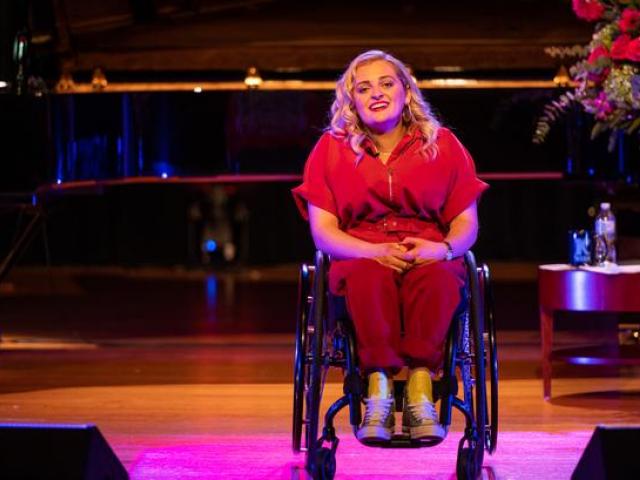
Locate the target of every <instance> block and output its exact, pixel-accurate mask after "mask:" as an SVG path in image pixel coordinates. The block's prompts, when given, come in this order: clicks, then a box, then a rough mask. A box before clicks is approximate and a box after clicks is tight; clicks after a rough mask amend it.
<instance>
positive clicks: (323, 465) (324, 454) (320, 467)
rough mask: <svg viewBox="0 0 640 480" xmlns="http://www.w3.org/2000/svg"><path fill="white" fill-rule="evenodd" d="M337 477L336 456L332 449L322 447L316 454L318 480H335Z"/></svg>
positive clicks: (315, 476)
mask: <svg viewBox="0 0 640 480" xmlns="http://www.w3.org/2000/svg"><path fill="white" fill-rule="evenodd" d="M335 475H336V455H335V454H334V453H333V452H332V451H331V449H330V448H327V447H322V448H321V449H320V450H318V451H317V454H316V472H315V475H314V479H316V480H333V477H334V476H335Z"/></svg>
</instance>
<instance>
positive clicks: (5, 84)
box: [0, 80, 9, 90]
mask: <svg viewBox="0 0 640 480" xmlns="http://www.w3.org/2000/svg"><path fill="white" fill-rule="evenodd" d="M8 86H9V83H8V82H5V81H4V80H0V90H2V89H4V88H7V87H8Z"/></svg>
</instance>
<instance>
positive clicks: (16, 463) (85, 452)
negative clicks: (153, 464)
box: [0, 423, 129, 480]
mask: <svg viewBox="0 0 640 480" xmlns="http://www.w3.org/2000/svg"><path fill="white" fill-rule="evenodd" d="M0 478H3V479H5V478H6V479H69V480H71V479H73V480H128V478H129V475H128V474H127V471H126V470H125V468H124V467H123V466H122V463H120V460H118V457H116V455H115V453H113V450H111V447H109V444H108V443H107V441H106V440H105V439H104V437H103V436H102V434H101V433H100V431H99V430H98V428H97V427H96V426H95V425H54V424H5V423H0Z"/></svg>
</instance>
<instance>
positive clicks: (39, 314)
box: [0, 277, 640, 480]
mask: <svg viewBox="0 0 640 480" xmlns="http://www.w3.org/2000/svg"><path fill="white" fill-rule="evenodd" d="M56 278H57V277H56ZM201 280H202V279H201ZM201 280H197V279H196V280H193V285H192V287H193V288H196V287H195V286H196V285H197V288H198V289H204V290H205V292H206V291H209V293H210V290H211V289H212V287H211V284H210V283H209V284H208V286H207V283H206V282H207V280H206V279H205V280H202V281H204V282H205V283H204V284H203V285H202V284H201ZM56 282H61V280H59V279H58V280H56ZM56 282H54V283H56ZM75 282H76V283H75V284H74V286H70V285H65V286H61V284H58V283H56V285H58V286H54V287H51V286H50V287H48V288H51V290H49V291H48V293H47V294H36V293H33V292H31V293H29V292H26V291H25V290H23V289H22V287H21V284H20V282H17V283H16V285H15V288H13V289H11V288H10V289H6V288H5V290H4V291H3V292H1V293H0V302H1V303H0V304H1V305H2V309H1V310H0V323H1V324H2V325H1V326H2V327H3V339H2V343H0V359H1V363H0V379H1V380H0V419H1V421H2V422H41V423H94V424H96V425H97V426H98V427H99V428H100V430H101V431H102V433H103V434H104V435H105V437H106V439H107V441H108V442H109V444H110V445H111V446H112V448H113V449H114V451H115V452H116V454H117V456H118V457H119V458H120V460H121V461H122V462H123V464H124V465H125V467H126V468H127V470H128V471H129V472H130V475H131V478H133V479H153V480H156V479H208V478H212V479H213V478H220V479H254V478H255V479H294V478H304V476H303V475H301V473H300V471H299V467H300V466H301V465H302V463H303V460H304V459H303V457H302V456H301V455H295V454H293V453H292V452H291V448H290V419H291V398H292V386H291V377H292V356H293V335H292V334H291V333H290V331H289V332H288V331H287V329H288V330H291V327H290V326H288V327H286V328H285V326H279V325H280V324H281V323H287V324H288V323H293V319H292V318H291V317H289V318H286V319H279V318H277V316H278V315H280V314H281V313H283V314H288V313H287V312H288V310H287V309H288V307H287V308H284V307H282V306H281V305H280V306H278V307H276V306H274V307H273V308H262V309H260V308H258V307H260V306H261V305H260V302H261V301H263V300H264V299H266V298H269V299H270V300H269V302H271V301H274V302H276V303H282V302H285V303H286V302H287V300H284V298H285V297H282V298H280V297H278V295H277V294H275V293H274V292H276V291H279V290H278V288H279V287H278V288H276V287H273V285H270V284H266V283H265V284H264V288H265V289H266V290H267V291H266V293H265V292H264V291H262V292H261V291H260V288H261V287H260V285H261V284H258V283H256V284H255V285H254V287H253V288H254V290H255V298H256V300H255V302H254V303H250V302H249V303H247V305H246V306H245V307H243V306H242V304H243V303H245V300H246V299H247V298H250V297H249V296H247V297H246V298H243V301H242V302H239V301H238V299H237V297H232V296H228V297H226V298H227V300H221V298H224V295H225V288H228V287H225V286H224V284H222V285H220V286H218V287H217V293H216V295H222V297H218V300H217V302H218V304H216V305H215V308H214V306H213V305H211V304H209V307H210V308H213V309H214V310H215V309H219V308H222V307H221V306H220V303H222V304H224V303H225V301H227V302H231V303H233V304H234V305H235V308H236V310H233V311H231V313H228V315H229V316H230V317H229V318H231V317H233V316H234V315H236V316H238V318H240V319H241V328H239V330H240V331H241V332H242V333H233V332H232V330H233V329H232V326H233V323H232V322H231V320H229V319H226V320H224V321H222V324H224V325H226V326H225V327H224V328H219V327H215V328H213V327H211V328H210V327H207V325H209V323H207V322H211V318H209V320H207V319H206V318H205V319H204V320H202V319H200V320H198V321H196V320H192V319H191V318H192V317H191V315H193V318H195V319H197V318H199V317H198V315H201V314H204V313H202V312H205V313H206V311H207V308H206V305H205V306H200V305H199V304H198V305H196V303H197V302H198V301H204V302H205V303H206V301H207V298H208V297H206V295H205V296H204V297H203V298H202V299H200V300H198V299H199V298H200V297H198V295H196V294H193V292H191V293H188V292H189V289H188V288H187V287H184V285H183V287H184V288H183V289H182V290H180V289H179V288H173V287H175V285H173V284H171V285H169V286H171V287H172V288H169V286H167V285H166V284H158V285H155V286H154V285H151V286H150V285H149V284H146V287H147V288H140V289H137V290H136V289H134V290H133V291H134V292H135V293H136V294H137V295H133V294H132V291H131V289H130V288H127V287H126V286H122V285H120V284H119V283H118V282H115V283H116V284H117V285H110V286H109V288H106V285H107V284H106V283H104V282H103V281H102V282H98V283H99V288H98V287H97V286H96V285H94V284H91V285H92V287H91V288H89V287H87V283H86V282H85V283H84V284H80V283H78V282H77V279H76V280H75ZM36 283H37V282H36ZM152 283H153V282H152ZM34 284H35V283H34ZM118 285H120V286H118ZM80 287H82V288H80ZM154 288H155V293H153V294H152V293H149V292H153V291H154ZM274 288H275V289H274ZM283 288H284V287H283ZM207 289H208V290H207ZM98 290H99V291H100V293H99V294H97V293H95V292H96V291H98ZM241 290H242V289H236V290H235V295H239V294H240V293H239V292H240V291H241ZM284 290H286V288H284ZM20 292H23V293H20ZM70 292H71V293H70ZM87 292H94V293H90V294H89V293H87ZM144 292H147V293H146V295H150V296H152V297H154V298H158V302H159V303H160V306H157V305H156V306H152V305H146V307H147V311H146V313H145V310H144V309H143V308H142V307H144V306H145V304H144V302H143V303H137V302H141V300H140V297H144V295H145V293H144ZM169 292H171V294H172V297H171V299H172V300H173V302H175V303H176V305H174V306H173V307H172V308H169V307H170V306H172V305H173V303H172V302H170V301H168V299H167V298H165V296H166V295H167V294H168V293H169ZM227 293H228V292H227ZM241 294H242V295H245V294H247V295H248V293H247V292H245V293H241ZM87 296H88V297H87ZM286 297H287V298H289V300H288V301H289V302H291V301H292V300H293V297H292V296H290V295H289V293H287V294H286ZM109 299H110V300H111V302H109V301H108V300H109ZM261 299H262V300H261ZM189 301H190V302H191V304H188V302H189ZM265 301H266V300H265ZM256 303H257V305H256ZM181 306H182V307H184V308H181ZM223 306H224V305H223ZM262 306H264V305H262ZM228 307H229V305H227V306H226V307H224V308H227V309H228ZM243 309H244V310H243ZM283 309H284V310H283ZM245 310H247V311H245ZM181 311H184V312H185V314H184V315H182V316H176V315H175V313H176V312H181ZM257 311H262V313H261V314H258V313H256V312H257ZM149 312H150V313H149ZM163 312H165V313H163ZM198 312H200V313H198ZM260 315H261V317H260ZM166 317H172V319H171V318H166ZM258 317H260V318H258ZM225 318H226V317H225ZM185 319H186V320H185ZM215 320H216V321H217V320H219V317H216V319H215ZM172 322H173V323H172ZM184 322H186V325H185V324H184ZM194 322H195V323H194ZM198 322H199V323H198ZM225 322H227V323H225ZM229 322H231V323H229ZM242 322H244V323H242ZM269 322H273V323H274V327H273V330H275V332H273V331H272V332H269V331H268V330H269V328H267V327H265V325H267V326H268V325H269ZM214 323H215V322H214ZM251 325H254V326H255V328H251V327H250V326H251ZM251 330H254V331H253V332H252V331H251ZM563 338H564V339H565V340H566V341H567V342H569V341H570V339H569V338H567V337H562V336H561V337H560V339H559V340H560V341H565V340H563ZM499 341H500V366H501V376H502V378H501V381H500V401H501V411H500V414H501V430H500V435H499V440H498V450H497V452H496V454H495V455H494V456H492V457H486V459H485V467H486V468H485V471H484V472H483V474H484V477H485V478H498V479H534V478H535V479H540V478H549V479H551V478H553V479H563V478H569V477H570V475H571V472H572V471H573V468H574V467H575V465H576V463H577V462H578V459H579V457H580V455H581V453H582V451H583V449H584V447H585V445H586V443H587V441H588V440H589V437H590V436H591V433H592V431H593V429H594V427H595V426H596V425H598V424H607V425H632V424H640V376H639V375H638V373H639V372H638V370H637V369H635V370H634V369H616V370H610V369H609V370H602V369H595V368H588V367H581V368H577V367H573V368H569V367H563V366H558V368H557V369H556V370H557V372H556V373H557V377H554V382H553V398H552V400H551V401H550V402H545V401H543V399H542V385H541V380H540V378H539V364H538V358H539V339H538V335H537V332H535V331H509V330H503V331H500V332H499ZM340 391H341V385H340V383H339V378H338V376H337V372H335V373H334V374H332V375H331V376H330V378H329V379H328V385H327V387H326V389H325V399H335V398H337V396H338V395H339V392H340ZM461 425H462V418H461V415H460V414H457V413H454V425H453V427H452V429H451V432H450V434H449V436H448V438H447V439H446V440H445V442H444V443H443V444H441V445H439V446H438V447H435V448H432V449H421V450H402V451H394V450H389V449H374V448H368V447H364V446H362V445H360V444H359V443H358V442H357V441H356V440H355V439H354V437H353V435H352V434H351V432H350V429H349V427H348V423H347V419H346V415H345V414H344V413H341V414H340V415H339V417H338V428H339V436H340V438H341V442H340V447H339V449H338V454H337V464H338V472H337V475H336V478H337V479H394V478H397V479H447V480H448V479H452V478H455V455H456V448H457V442H458V439H459V438H460V436H461Z"/></svg>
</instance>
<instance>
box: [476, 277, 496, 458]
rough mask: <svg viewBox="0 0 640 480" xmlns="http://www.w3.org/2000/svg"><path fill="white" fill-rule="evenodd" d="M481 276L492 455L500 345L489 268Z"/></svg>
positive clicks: (487, 433)
mask: <svg viewBox="0 0 640 480" xmlns="http://www.w3.org/2000/svg"><path fill="white" fill-rule="evenodd" d="M478 271H479V273H480V274H481V276H480V279H481V283H482V292H483V295H482V296H483V299H484V320H485V351H486V354H487V355H488V356H487V362H486V364H488V366H489V385H490V391H489V393H490V395H489V402H488V403H489V405H490V407H489V408H488V409H487V411H486V417H487V428H486V431H485V442H484V444H485V449H486V450H487V452H489V454H490V455H492V454H493V453H494V452H495V451H496V448H497V446H498V343H497V339H496V325H495V320H494V317H493V292H492V290H491V277H490V274H489V268H488V267H487V266H486V265H482V267H481V268H480V269H478Z"/></svg>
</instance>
